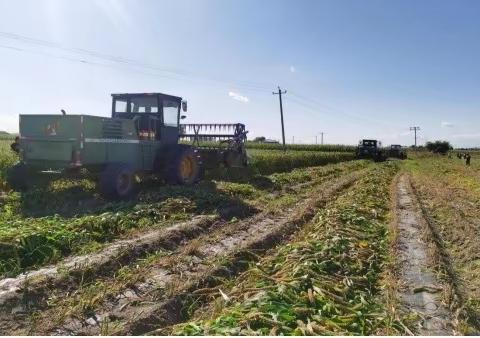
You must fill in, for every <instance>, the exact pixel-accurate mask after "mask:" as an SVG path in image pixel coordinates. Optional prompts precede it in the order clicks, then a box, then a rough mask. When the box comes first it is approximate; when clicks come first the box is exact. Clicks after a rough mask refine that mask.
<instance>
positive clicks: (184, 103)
mask: <svg viewBox="0 0 480 338" xmlns="http://www.w3.org/2000/svg"><path fill="white" fill-rule="evenodd" d="M182 110H183V111H185V112H186V111H187V101H182Z"/></svg>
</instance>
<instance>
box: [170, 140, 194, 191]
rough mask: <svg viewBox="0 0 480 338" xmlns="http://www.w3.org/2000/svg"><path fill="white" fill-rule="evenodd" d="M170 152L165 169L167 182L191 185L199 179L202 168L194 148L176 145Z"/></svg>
mask: <svg viewBox="0 0 480 338" xmlns="http://www.w3.org/2000/svg"><path fill="white" fill-rule="evenodd" d="M170 154H171V156H169V158H168V163H167V165H166V170H165V179H166V181H167V183H168V184H179V185H192V184H194V183H196V182H198V181H199V180H200V178H201V176H202V170H203V168H202V163H201V160H200V155H199V154H198V151H197V150H196V149H194V148H192V147H178V148H177V147H176V149H175V151H174V152H171V153H170Z"/></svg>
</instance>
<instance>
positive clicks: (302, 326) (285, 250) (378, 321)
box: [173, 164, 397, 335]
mask: <svg viewBox="0 0 480 338" xmlns="http://www.w3.org/2000/svg"><path fill="white" fill-rule="evenodd" d="M396 170H397V168H396V166H395V165H389V164H382V165H380V166H379V167H376V168H375V169H374V170H373V171H372V173H371V174H369V175H366V176H365V177H363V178H362V179H361V180H360V181H359V182H358V183H357V184H356V186H355V187H354V188H353V189H352V190H350V191H348V192H347V193H345V194H344V195H343V196H341V197H340V198H339V199H338V200H337V201H332V202H331V203H329V204H327V206H326V207H325V208H324V209H321V210H319V211H318V215H317V217H316V218H315V219H317V221H316V222H315V224H312V225H310V226H308V227H306V228H305V230H303V231H302V232H301V233H300V234H298V235H297V237H296V239H295V240H294V241H293V242H291V243H289V244H287V245H284V246H281V247H279V248H278V249H277V251H276V252H275V253H272V254H271V256H267V257H265V258H263V259H262V260H260V261H259V262H258V263H257V264H256V265H255V266H254V267H252V268H251V269H250V270H248V271H246V272H245V273H243V274H242V275H241V276H240V277H239V278H238V279H237V280H236V281H235V285H236V286H235V287H234V288H233V289H232V290H231V291H230V292H229V293H228V296H229V299H231V300H232V301H231V304H230V305H228V306H227V307H225V308H224V309H223V311H222V312H221V313H220V314H217V315H216V316H215V317H214V318H213V319H210V320H208V319H207V320H198V321H193V322H190V323H187V324H182V325H179V326H177V327H176V328H175V329H174V331H173V333H174V334H196V335H225V334H239V335H244V334H245V335H268V334H275V335H327V334H328V335H330V334H336V335H338V334H341V335H350V334H357V335H369V334H374V333H375V332H376V330H377V329H378V328H379V327H382V326H386V325H391V323H392V322H393V321H392V320H391V319H389V318H387V317H388V316H387V314H386V311H385V310H384V309H383V307H382V306H383V304H382V301H381V295H380V285H379V278H380V274H381V272H382V270H381V267H382V262H383V260H384V257H386V254H387V250H388V241H387V240H386V239H387V231H386V224H384V223H383V222H381V221H379V220H380V219H383V218H385V217H386V214H387V212H388V205H389V186H390V181H391V178H392V177H393V175H394V174H395V172H396ZM372 205H374V206H375V212H372Z"/></svg>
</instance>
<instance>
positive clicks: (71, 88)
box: [0, 0, 480, 146]
mask: <svg viewBox="0 0 480 338" xmlns="http://www.w3.org/2000/svg"><path fill="white" fill-rule="evenodd" d="M0 13H2V20H0V97H1V101H2V107H1V109H0V130H2V129H5V130H8V131H17V129H18V114H19V113H32V114H36V113H59V111H60V109H62V108H63V109H65V110H67V111H68V112H69V113H84V114H94V115H103V116H108V115H109V113H110V99H111V98H110V93H114V92H155V91H160V92H165V93H170V94H174V95H179V96H182V97H184V98H185V99H187V100H188V104H189V112H188V118H187V120H186V121H188V122H244V123H245V124H246V125H247V129H249V130H250V134H249V136H250V138H253V137H255V136H262V135H263V136H267V137H269V138H275V139H280V135H281V129H280V122H279V110H278V97H277V96H273V95H272V93H271V92H272V91H273V90H275V89H276V86H278V85H280V86H281V87H282V88H285V89H286V90H287V91H288V92H287V94H286V95H285V97H284V110H285V124H286V135H287V140H288V141H290V142H291V140H292V137H294V138H295V142H296V143H297V142H302V143H313V142H315V135H318V134H319V133H320V132H325V142H327V143H350V144H354V143H357V141H358V140H359V139H360V138H363V137H373V138H379V139H381V140H382V141H383V142H384V143H385V144H390V143H401V144H405V145H410V144H412V143H413V135H412V132H410V131H409V127H410V126H414V125H416V126H420V127H421V131H420V133H419V135H420V139H419V142H420V143H423V142H425V141H427V140H435V139H447V140H450V141H451V142H452V143H453V144H455V145H456V146H479V145H480V114H478V111H479V108H480V95H479V94H480V67H479V65H480V44H479V43H478V41H479V40H478V37H479V36H480V20H478V18H479V17H480V2H479V1H466V0H464V1H453V0H452V1H448V0H443V1H440V0H438V1H429V0H422V1H408V0H402V1H394V0H392V1H387V0H382V1H380V0H362V1H360V0H352V1H347V0H344V1H343V0H331V1H330V0H329V1H327V0H317V1H313V0H312V1H307V0H297V1H293V0H292V1H283V0H276V1H269V0H262V1H260V0H257V1H253V0H242V1H233V0H212V1H203V0H191V1H185V0H176V1H154V0H137V1H133V0H131V1H121V0H82V1H67V0H30V1H26V0H16V1H11V0H0ZM318 139H319V140H320V138H318Z"/></svg>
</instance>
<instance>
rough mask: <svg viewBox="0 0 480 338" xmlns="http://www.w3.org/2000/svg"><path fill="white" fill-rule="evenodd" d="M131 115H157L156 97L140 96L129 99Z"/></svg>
mask: <svg viewBox="0 0 480 338" xmlns="http://www.w3.org/2000/svg"><path fill="white" fill-rule="evenodd" d="M130 112H131V113H158V100H157V97H156V96H147V97H145V96H142V97H132V98H130Z"/></svg>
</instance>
